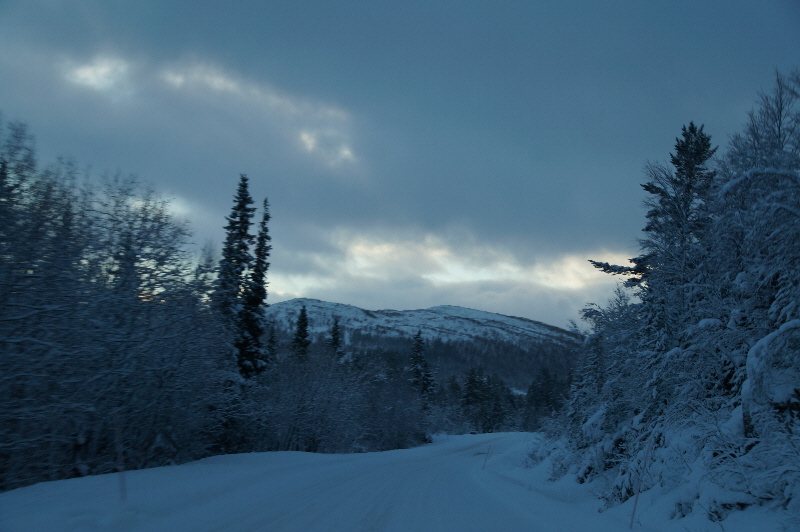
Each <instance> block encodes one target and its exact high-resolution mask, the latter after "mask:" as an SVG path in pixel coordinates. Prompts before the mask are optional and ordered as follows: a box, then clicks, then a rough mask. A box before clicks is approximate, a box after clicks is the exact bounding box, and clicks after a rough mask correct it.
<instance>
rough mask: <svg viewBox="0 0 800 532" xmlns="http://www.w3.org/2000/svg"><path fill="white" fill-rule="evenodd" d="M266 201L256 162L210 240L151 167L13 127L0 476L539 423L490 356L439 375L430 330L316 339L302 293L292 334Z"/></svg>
mask: <svg viewBox="0 0 800 532" xmlns="http://www.w3.org/2000/svg"><path fill="white" fill-rule="evenodd" d="M254 204H255V202H254V200H253V198H252V197H251V195H250V192H249V180H248V178H247V176H246V175H242V176H240V178H239V183H238V187H237V189H236V193H235V195H234V199H233V206H232V208H231V211H230V214H229V216H227V217H226V222H227V223H226V225H225V241H224V243H223V246H222V250H221V253H219V255H218V256H217V254H216V253H214V252H213V250H211V249H209V248H205V249H203V250H201V251H200V252H199V253H198V252H196V251H194V248H193V247H192V245H191V241H190V239H191V231H190V228H189V227H188V225H187V224H186V223H185V222H182V221H180V220H178V219H177V218H176V217H175V216H173V214H172V212H171V211H170V204H169V201H168V200H166V199H164V198H162V197H160V196H159V195H158V194H156V192H155V191H154V190H153V189H151V188H149V187H148V186H147V185H145V184H144V183H142V182H141V181H140V180H139V179H137V178H136V177H131V176H123V175H119V174H117V175H105V176H103V177H101V178H99V179H94V178H91V177H89V176H87V175H85V174H84V173H82V172H81V171H80V170H79V169H78V167H77V164H76V163H74V162H72V161H69V160H66V159H60V160H58V161H56V162H55V163H53V164H50V165H48V166H44V167H42V166H40V164H39V162H38V160H37V156H36V151H35V144H34V138H33V136H32V135H31V133H30V132H29V131H28V128H27V127H26V126H25V124H23V123H20V122H9V123H6V124H4V125H2V127H0V349H1V350H2V356H0V402H2V404H3V408H2V410H0V436H1V437H0V490H8V489H13V488H15V487H20V486H24V485H28V484H32V483H35V482H39V481H44V480H57V479H62V478H69V477H74V476H83V475H89V474H99V473H108V472H113V471H117V470H119V469H135V468H142V467H152V466H160V465H168V464H175V463H181V462H186V461H189V460H194V459H198V458H201V457H204V456H209V455H213V454H220V453H232V452H251V451H268V450H304V451H325V452H352V451H373V450H384V449H393V448H398V447H407V446H411V445H416V444H419V443H422V442H424V441H427V439H428V437H429V434H430V433H431V432H433V431H439V430H450V431H460V432H465V431H469V430H475V431H489V430H498V429H500V428H518V427H520V426H522V421H521V420H522V419H523V418H524V419H527V420H528V421H529V422H531V421H530V420H531V419H533V417H532V414H530V412H531V410H530V409H528V410H526V406H525V401H524V399H521V398H520V397H519V396H517V395H515V394H512V393H511V391H510V390H509V389H508V388H507V387H506V386H505V384H504V383H503V382H502V381H501V380H500V379H499V378H497V377H492V376H486V375H483V373H482V372H481V371H479V370H477V369H476V370H474V371H473V372H472V373H470V374H469V375H468V376H465V378H464V379H462V381H461V382H459V381H458V380H457V379H454V380H453V381H452V382H450V383H449V384H448V386H447V387H445V386H440V385H438V384H437V383H436V382H435V378H434V375H432V373H431V371H430V367H429V365H428V362H427V360H426V358H425V356H424V352H425V350H426V346H425V344H424V342H422V340H421V338H419V337H418V338H417V339H415V340H414V342H412V344H411V345H409V346H407V348H404V349H400V350H397V351H391V352H387V351H383V350H380V349H372V350H370V349H360V350H357V351H353V350H349V351H348V350H345V348H344V347H345V346H344V345H343V342H342V338H343V331H341V330H340V328H339V327H338V323H335V324H334V327H332V329H331V331H330V335H329V338H327V339H326V340H325V341H323V342H315V341H314V339H312V338H310V337H309V334H308V320H309V317H308V316H307V315H306V313H305V309H304V310H303V312H301V313H300V315H299V316H298V320H297V330H296V332H295V334H294V336H293V338H292V339H291V341H290V342H288V343H282V342H280V341H279V339H278V338H277V336H276V331H275V328H274V327H272V326H271V324H270V323H268V322H267V321H266V319H265V314H264V310H265V308H266V305H267V302H266V301H267V289H268V282H267V274H268V268H269V259H270V252H271V239H270V235H269V231H268V224H269V221H270V213H269V203H268V201H267V200H266V199H264V200H263V201H262V202H261V203H260V206H261V211H260V213H257V209H256V208H255V207H254ZM546 410H547V409H546V408H544V409H542V408H540V409H539V410H537V411H536V412H537V416H538V415H540V414H543V413H544V412H545V411H546ZM524 412H528V415H527V417H525V416H523V413H524ZM537 419H538V418H537Z"/></svg>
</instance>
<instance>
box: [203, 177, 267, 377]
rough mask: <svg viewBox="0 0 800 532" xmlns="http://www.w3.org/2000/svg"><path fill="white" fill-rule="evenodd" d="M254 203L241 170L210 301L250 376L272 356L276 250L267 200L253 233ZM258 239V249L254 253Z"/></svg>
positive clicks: (242, 372)
mask: <svg viewBox="0 0 800 532" xmlns="http://www.w3.org/2000/svg"><path fill="white" fill-rule="evenodd" d="M252 204H253V198H252V197H251V196H250V192H249V190H248V179H247V176H246V175H244V174H241V176H240V179H239V187H238V189H237V192H236V196H235V197H234V203H233V208H232V210H231V214H230V216H228V217H227V218H226V219H227V220H228V224H227V225H226V226H225V244H224V246H223V248H222V258H221V259H220V262H219V269H218V272H217V281H216V284H215V287H214V291H213V292H212V294H211V300H212V302H213V303H214V306H215V308H216V309H217V311H218V312H219V315H220V317H221V318H222V321H223V323H224V324H225V326H226V328H227V330H228V332H229V334H230V338H231V345H232V347H233V350H234V352H235V355H236V360H237V364H238V366H239V372H240V373H241V375H242V376H243V377H246V378H247V377H252V376H254V375H257V374H258V373H260V372H261V371H263V370H264V368H265V367H266V359H267V358H268V357H267V353H266V349H265V347H264V345H263V336H264V333H265V331H266V324H265V323H264V309H265V307H266V298H267V281H266V277H267V269H268V268H269V262H268V258H269V253H270V250H271V249H272V247H271V246H270V244H269V241H270V236H269V232H268V229H267V224H268V222H269V220H270V215H269V204H268V202H267V200H264V204H263V208H264V210H263V213H262V218H261V222H260V224H259V230H258V235H257V237H254V236H253V235H252V234H250V226H251V225H252V218H253V215H254V213H255V211H256V209H255V207H251V205H252ZM254 241H255V252H254V253H251V251H250V248H251V246H252V244H253V242H254Z"/></svg>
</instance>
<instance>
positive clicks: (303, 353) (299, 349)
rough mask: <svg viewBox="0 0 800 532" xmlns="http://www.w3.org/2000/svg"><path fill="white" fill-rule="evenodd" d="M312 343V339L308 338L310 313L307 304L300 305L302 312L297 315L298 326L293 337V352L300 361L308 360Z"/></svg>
mask: <svg viewBox="0 0 800 532" xmlns="http://www.w3.org/2000/svg"><path fill="white" fill-rule="evenodd" d="M310 345H311V340H309V338H308V314H307V313H306V306H305V305H303V306H302V307H300V314H298V315H297V326H296V328H295V332H294V338H292V354H293V355H294V358H295V360H297V361H298V362H306V361H307V360H308V348H309V346H310Z"/></svg>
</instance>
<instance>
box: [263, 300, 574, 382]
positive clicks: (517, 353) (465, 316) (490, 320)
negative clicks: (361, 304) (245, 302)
mask: <svg viewBox="0 0 800 532" xmlns="http://www.w3.org/2000/svg"><path fill="white" fill-rule="evenodd" d="M302 306H305V307H306V312H307V313H308V318H309V332H310V333H311V334H312V336H316V337H317V338H318V339H322V338H323V337H324V336H325V335H326V334H327V333H328V331H329V330H330V328H331V326H332V324H333V320H334V318H338V319H339V325H340V327H341V328H342V330H343V332H344V340H345V345H346V347H347V348H348V349H349V350H350V351H357V352H363V351H370V350H378V351H384V352H386V351H393V352H397V353H399V354H403V353H405V352H407V349H408V346H410V340H411V338H412V337H413V336H414V335H415V334H416V333H417V331H420V332H421V333H422V336H423V338H424V339H425V340H426V341H427V347H428V353H427V356H428V360H429V361H430V362H431V365H432V366H433V367H434V368H436V369H437V370H438V372H439V377H440V378H441V379H445V378H447V377H449V376H450V375H459V374H462V373H464V372H466V371H467V370H468V369H469V368H470V367H474V366H479V367H482V368H483V369H484V371H485V372H486V373H496V374H498V375H499V376H500V377H502V378H503V379H504V380H505V381H506V382H507V383H509V385H512V386H515V387H517V388H521V389H524V388H526V387H527V386H528V385H529V384H530V382H531V380H532V379H533V377H534V376H535V375H536V374H537V373H538V372H539V371H541V369H542V368H543V367H544V366H547V367H548V368H549V370H551V373H553V374H554V375H555V376H559V375H562V374H564V373H565V372H566V371H568V369H569V366H570V365H571V361H572V353H573V351H574V348H575V347H576V346H577V344H578V342H579V337H578V336H577V335H575V334H573V333H571V332H568V331H565V330H563V329H559V328H558V327H554V326H552V325H546V324H544V323H540V322H537V321H533V320H528V319H525V318H517V317H513V316H504V315H502V314H494V313H491V312H484V311H480V310H473V309H468V308H463V307H456V306H449V305H443V306H437V307H432V308H429V309H421V310H402V311H398V310H374V311H371V310H364V309H361V308H358V307H354V306H351V305H344V304H341V303H329V302H326V301H319V300H316V299H305V298H300V299H292V300H290V301H284V302H281V303H275V304H274V305H271V306H270V307H269V308H268V309H267V319H268V320H269V321H271V322H272V323H274V324H275V326H276V329H277V330H278V334H279V337H282V338H284V340H286V339H287V338H289V337H290V336H291V334H292V332H293V330H294V327H295V323H296V320H297V316H298V314H299V312H300V308H301V307H302Z"/></svg>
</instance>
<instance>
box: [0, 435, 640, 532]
mask: <svg viewBox="0 0 800 532" xmlns="http://www.w3.org/2000/svg"><path fill="white" fill-rule="evenodd" d="M534 438H535V436H534V435H531V434H525V433H507V434H480V435H467V436H451V437H445V438H443V439H441V440H438V441H437V442H435V443H434V444H431V445H427V446H424V447H419V448H416V449H407V450H400V451H389V452H382V453H367V454H350V455H315V454H307V453H288V452H283V453H258V454H241V455H232V456H219V457H213V458H208V459H205V460H200V461H198V462H193V463H190V464H185V465H182V466H175V467H165V468H157V469H150V470H145V471H134V472H129V473H128V474H127V489H128V501H127V502H126V503H122V502H120V498H119V489H118V477H117V476H116V475H103V476H97V477H87V478H82V479H73V480H68V481H60V482H50V483H42V484H38V485H36V486H31V487H28V488H23V489H20V490H15V491H12V492H9V493H5V494H2V495H0V530H3V531H8V532H12V531H26V532H32V531H47V532H52V531H56V530H59V531H89V530H91V531H101V530H102V531H116V530H119V531H193V532H197V531H215V530H219V531H223V530H224V531H248V530H252V531H303V532H309V531H371V530H376V531H377V530H381V531H403V532H408V531H414V530H420V531H506V532H513V531H518V530H519V531H522V530H524V531H527V532H535V531H550V530H560V531H570V530H587V529H592V530H621V529H624V528H627V527H626V526H625V525H626V523H622V522H620V521H617V520H613V519H611V518H610V516H608V515H600V514H597V513H596V511H595V510H594V508H596V506H597V505H596V501H595V502H592V501H591V500H590V499H588V498H585V499H584V500H574V499H573V498H572V497H570V496H566V495H565V494H562V495H561V496H559V495H558V492H557V491H553V490H550V491H543V490H542V489H541V488H542V486H543V484H542V483H541V481H537V480H535V478H536V475H535V474H534V473H533V472H532V470H530V469H526V468H524V467H522V463H523V461H524V459H525V457H526V455H527V451H528V450H529V449H530V447H531V445H532V442H533V440H534ZM559 499H562V500H559ZM587 526H588V528H587Z"/></svg>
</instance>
